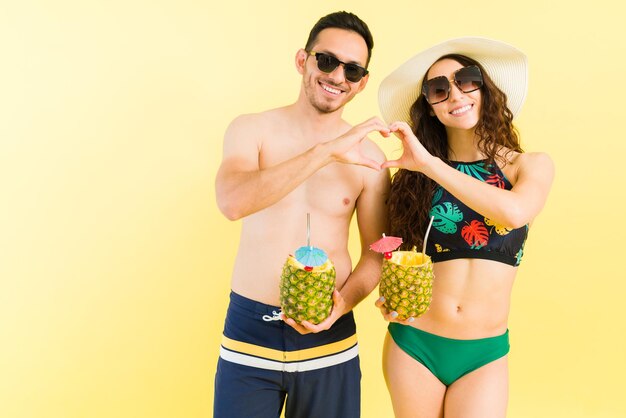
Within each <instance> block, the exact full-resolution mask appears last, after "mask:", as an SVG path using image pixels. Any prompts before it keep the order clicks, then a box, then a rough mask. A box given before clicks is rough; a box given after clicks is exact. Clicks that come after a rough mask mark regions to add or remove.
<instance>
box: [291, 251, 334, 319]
mask: <svg viewBox="0 0 626 418" xmlns="http://www.w3.org/2000/svg"><path fill="white" fill-rule="evenodd" d="M334 289H335V266H334V265H333V263H332V262H331V261H330V259H328V260H326V262H325V263H324V264H322V265H320V266H316V267H308V266H305V265H304V264H302V263H300V262H299V261H298V260H296V258H295V257H293V256H291V255H290V256H289V257H288V258H287V261H286V262H285V264H284V266H283V273H282V275H281V276H280V305H281V308H282V310H283V313H284V314H285V315H286V316H287V317H288V318H293V320H294V321H296V322H297V323H301V322H302V321H308V322H311V323H312V324H319V323H320V322H322V321H323V320H324V319H326V317H328V315H330V311H331V309H332V307H333V290H334Z"/></svg>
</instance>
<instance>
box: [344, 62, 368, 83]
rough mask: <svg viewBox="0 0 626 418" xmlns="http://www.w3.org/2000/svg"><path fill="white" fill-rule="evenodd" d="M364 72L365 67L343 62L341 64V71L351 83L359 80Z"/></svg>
mask: <svg viewBox="0 0 626 418" xmlns="http://www.w3.org/2000/svg"><path fill="white" fill-rule="evenodd" d="M365 72H366V71H365V68H362V67H359V66H358V65H354V64H345V65H344V66H343V73H344V75H345V77H346V80H348V81H350V82H352V83H356V82H357V81H359V80H361V79H362V78H363V76H364V75H365Z"/></svg>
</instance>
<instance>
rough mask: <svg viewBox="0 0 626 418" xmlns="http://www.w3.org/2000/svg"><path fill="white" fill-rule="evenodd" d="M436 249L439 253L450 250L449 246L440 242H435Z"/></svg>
mask: <svg viewBox="0 0 626 418" xmlns="http://www.w3.org/2000/svg"><path fill="white" fill-rule="evenodd" d="M435 249H436V250H437V252H438V253H445V252H446V251H450V249H449V248H443V247H442V246H441V245H439V244H435Z"/></svg>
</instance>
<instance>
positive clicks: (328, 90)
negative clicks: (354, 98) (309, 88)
mask: <svg viewBox="0 0 626 418" xmlns="http://www.w3.org/2000/svg"><path fill="white" fill-rule="evenodd" d="M322 88H323V89H324V90H326V91H327V92H329V93H332V94H339V93H341V90H339V89H334V88H332V87H329V86H327V85H326V84H322Z"/></svg>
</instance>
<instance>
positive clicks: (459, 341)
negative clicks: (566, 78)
mask: <svg viewBox="0 0 626 418" xmlns="http://www.w3.org/2000/svg"><path fill="white" fill-rule="evenodd" d="M526 86H527V64H526V57H525V56H524V54H523V53H521V52H520V51H519V50H517V49H515V48H513V47H512V46H510V45H507V44H504V43H501V42H497V41H493V40H489V39H484V38H461V39H456V40H452V41H448V42H444V43H443V44H440V45H437V46H435V47H433V48H430V49H428V50H426V51H423V52H421V53H420V54H418V55H416V56H415V57H413V58H411V59H410V60H409V61H407V62H406V63H405V64H403V65H402V66H400V67H399V68H398V69H397V70H395V71H394V72H393V73H392V74H391V75H390V76H388V77H387V78H386V79H385V80H384V81H383V83H382V84H381V87H380V92H379V99H380V106H381V111H382V114H383V116H384V118H385V120H386V121H387V122H391V123H390V129H391V131H392V132H394V133H395V134H396V136H398V137H399V138H400V140H401V141H402V146H403V153H402V155H401V157H400V158H399V159H397V160H394V161H388V162H386V163H384V164H383V167H398V168H400V170H399V171H398V172H397V173H396V174H395V175H394V177H393V185H392V188H391V192H390V199H389V210H390V222H391V232H392V234H393V235H397V236H401V237H403V239H404V243H405V246H406V247H408V248H411V247H413V246H414V245H416V246H417V247H418V248H421V246H422V239H423V236H424V233H425V231H426V227H427V224H428V222H429V220H430V218H431V216H434V223H433V227H432V229H431V231H430V235H429V237H428V241H427V250H426V252H427V254H429V255H430V256H431V257H432V260H433V263H434V274H435V281H434V285H433V299H432V303H431V306H430V309H429V310H428V312H426V313H425V314H424V315H422V316H420V317H418V318H409V319H407V320H404V321H397V320H396V319H395V318H396V317H397V316H398V315H397V313H395V312H388V311H387V310H386V309H385V308H384V305H383V303H384V300H382V298H381V299H379V300H378V301H377V302H376V305H377V306H378V307H379V308H380V309H381V311H382V312H383V315H384V316H385V319H386V320H388V321H390V324H389V333H388V334H387V336H386V338H385V343H384V352H383V369H384V373H385V379H386V382H387V387H388V389H389V392H390V394H391V398H392V403H393V409H394V412H395V415H396V417H397V418H404V417H420V418H423V417H446V418H452V417H463V418H472V417H477V418H489V417H504V416H505V415H506V406H507V401H508V367H507V353H508V351H509V339H508V326H507V321H508V314H509V306H510V296H511V289H512V287H513V281H514V279H515V275H516V273H517V268H518V265H519V264H520V261H521V258H522V253H523V248H524V243H525V241H526V237H527V232H528V226H529V225H530V224H531V223H532V220H533V219H534V218H535V216H537V215H538V214H539V212H540V210H541V209H542V207H543V206H544V203H545V201H546V198H547V195H548V192H549V189H550V186H551V183H552V179H553V176H554V167H553V164H552V161H551V159H550V158H549V157H548V156H547V155H546V154H543V153H523V151H522V149H521V147H520V143H519V138H518V134H517V131H516V130H515V128H514V127H513V124H512V120H513V117H514V116H515V114H517V113H518V111H519V110H520V108H521V105H522V103H523V101H524V98H525V95H526ZM405 121H410V124H411V127H412V128H413V129H411V127H410V126H409V124H407V122H405Z"/></svg>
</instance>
